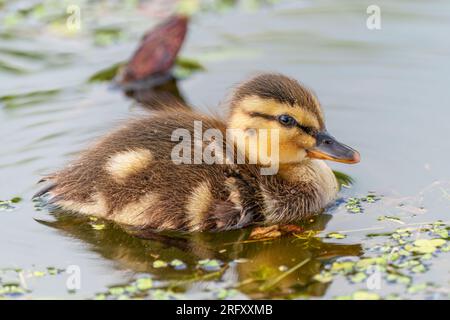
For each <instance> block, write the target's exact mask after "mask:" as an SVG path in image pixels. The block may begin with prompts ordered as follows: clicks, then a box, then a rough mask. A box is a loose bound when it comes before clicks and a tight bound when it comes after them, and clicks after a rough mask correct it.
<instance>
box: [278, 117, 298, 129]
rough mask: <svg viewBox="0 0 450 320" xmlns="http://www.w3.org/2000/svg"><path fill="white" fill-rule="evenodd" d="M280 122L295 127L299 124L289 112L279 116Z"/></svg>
mask: <svg viewBox="0 0 450 320" xmlns="http://www.w3.org/2000/svg"><path fill="white" fill-rule="evenodd" d="M278 122H279V123H281V124H282V125H283V126H286V127H294V126H296V125H297V121H296V120H295V119H294V118H292V117H291V116H289V115H287V114H282V115H281V116H279V117H278Z"/></svg>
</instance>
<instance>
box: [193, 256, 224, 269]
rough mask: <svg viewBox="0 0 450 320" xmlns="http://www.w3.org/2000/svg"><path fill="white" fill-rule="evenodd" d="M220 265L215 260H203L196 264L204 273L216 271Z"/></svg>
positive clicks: (218, 261) (219, 262)
mask: <svg viewBox="0 0 450 320" xmlns="http://www.w3.org/2000/svg"><path fill="white" fill-rule="evenodd" d="M222 265H223V262H222V261H220V260H217V259H204V260H200V261H199V262H198V266H199V268H200V269H203V270H205V271H218V270H220V268H221V267H222Z"/></svg>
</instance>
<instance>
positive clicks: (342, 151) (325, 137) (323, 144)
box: [306, 131, 360, 163]
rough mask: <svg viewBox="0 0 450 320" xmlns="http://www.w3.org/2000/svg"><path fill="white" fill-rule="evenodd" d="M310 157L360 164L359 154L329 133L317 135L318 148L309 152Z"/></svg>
mask: <svg viewBox="0 0 450 320" xmlns="http://www.w3.org/2000/svg"><path fill="white" fill-rule="evenodd" d="M306 152H307V154H308V157H310V158H314V159H323V160H331V161H337V162H343V163H358V162H359V159H360V156H359V152H358V151H356V150H354V149H352V148H350V147H349V146H346V145H345V144H343V143H340V142H339V141H337V140H336V139H335V138H334V137H333V136H331V135H330V134H329V133H328V132H326V131H324V132H319V133H318V134H316V146H315V147H314V148H312V149H308V150H307V151H306Z"/></svg>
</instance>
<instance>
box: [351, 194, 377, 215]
mask: <svg viewBox="0 0 450 320" xmlns="http://www.w3.org/2000/svg"><path fill="white" fill-rule="evenodd" d="M380 199H381V197H380V196H377V195H375V194H374V193H369V194H368V195H367V196H365V197H361V198H356V197H351V198H348V199H347V201H346V202H345V208H346V209H347V211H348V212H349V213H362V212H363V211H364V204H365V203H374V202H376V201H378V200H380Z"/></svg>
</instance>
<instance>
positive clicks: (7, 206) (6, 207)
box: [0, 197, 22, 211]
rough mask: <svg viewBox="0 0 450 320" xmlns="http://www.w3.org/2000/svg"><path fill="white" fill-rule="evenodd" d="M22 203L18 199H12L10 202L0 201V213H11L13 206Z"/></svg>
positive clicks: (20, 199)
mask: <svg viewBox="0 0 450 320" xmlns="http://www.w3.org/2000/svg"><path fill="white" fill-rule="evenodd" d="M21 201H22V198H20V197H14V198H12V199H10V200H0V211H12V210H14V208H15V207H16V206H15V205H16V204H17V203H19V202H21Z"/></svg>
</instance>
